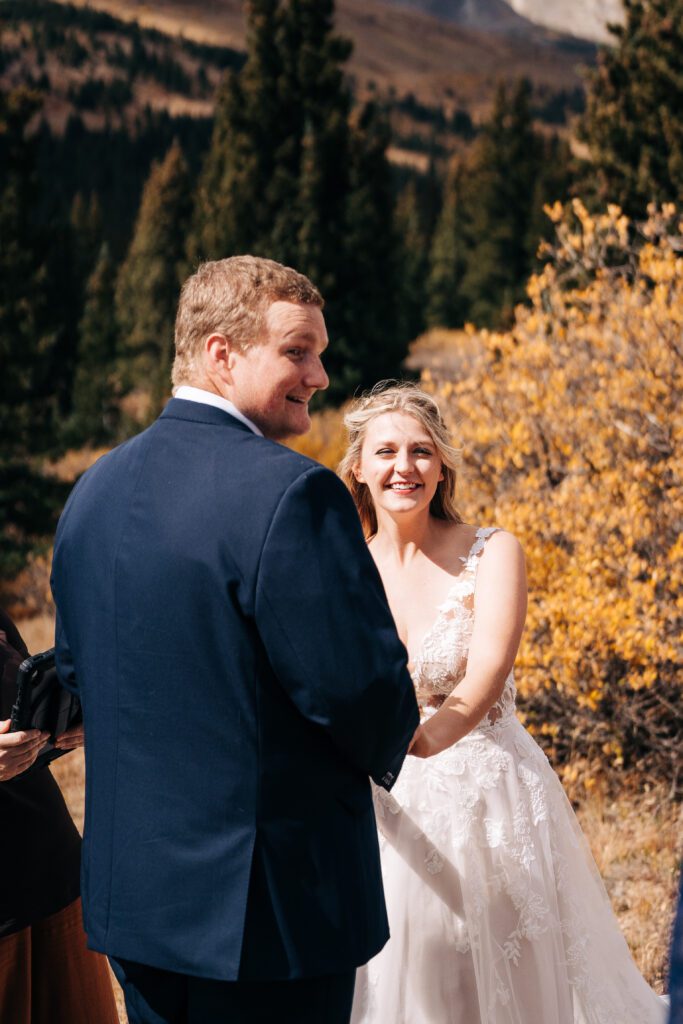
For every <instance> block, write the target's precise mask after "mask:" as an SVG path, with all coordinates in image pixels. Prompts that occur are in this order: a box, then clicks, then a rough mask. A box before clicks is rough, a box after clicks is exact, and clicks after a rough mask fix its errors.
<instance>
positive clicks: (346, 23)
mask: <svg viewBox="0 0 683 1024" xmlns="http://www.w3.org/2000/svg"><path fill="white" fill-rule="evenodd" d="M61 2H66V0H61ZM74 2H75V3H76V5H77V6H89V7H90V8H91V9H95V10H103V11H108V12H110V13H112V14H114V15H116V16H117V17H120V18H124V19H127V20H136V21H139V23H140V24H141V25H145V26H150V27H155V28H158V29H161V30H162V31H164V32H168V33H170V34H177V33H181V34H183V35H184V36H185V37H186V38H192V39H195V40H198V41H200V42H203V43H211V44H214V45H227V46H233V47H236V48H243V47H244V45H245V33H244V20H243V8H244V4H243V3H242V0H214V2H213V3H211V4H206V3H204V2H201V0H146V2H144V3H143V2H141V0H74ZM426 2H435V0H426ZM450 2H451V0H449V3H450ZM455 2H459V3H460V6H461V7H462V10H463V12H465V13H466V12H467V11H469V12H470V13H471V12H472V11H474V10H475V7H476V9H477V10H482V9H483V10H484V11H485V12H488V14H486V17H488V18H490V19H492V18H494V16H496V17H497V16H498V15H500V16H501V17H503V16H505V17H506V18H508V17H509V19H510V24H511V25H514V24H516V23H517V22H519V24H520V25H524V24H528V23H525V22H524V20H523V19H522V18H518V16H517V15H516V14H515V13H514V12H513V11H511V10H510V8H509V7H507V5H506V4H505V3H504V2H503V0H455ZM440 6H441V4H439V2H438V0H436V8H437V9H438V8H439V7H440ZM506 12H507V13H506ZM437 13H438V10H437ZM463 16H464V15H463ZM337 28H338V31H339V32H341V33H342V34H344V35H347V36H349V37H350V38H351V39H352V40H353V42H354V53H353V57H352V59H351V61H350V64H349V70H350V73H351V74H352V75H353V76H354V77H355V79H356V82H357V84H358V85H359V86H360V87H361V89H363V87H364V86H367V85H368V84H369V83H374V85H375V86H377V87H379V88H381V89H382V90H386V89H388V88H394V89H395V90H396V92H397V93H399V95H402V94H406V93H409V92H411V93H413V94H414V95H415V96H417V97H419V98H420V99H422V100H425V101H427V102H441V101H443V100H444V99H445V98H447V97H450V98H451V100H452V101H453V102H455V103H456V104H457V103H462V104H465V105H467V106H468V107H469V108H470V109H472V110H473V111H474V112H475V113H476V112H477V110H478V109H480V108H481V107H485V106H487V105H488V103H489V102H490V98H491V94H492V89H493V85H494V83H495V81H497V80H498V79H499V78H508V79H514V78H518V77H519V76H521V75H526V76H528V77H529V78H531V79H532V81H534V82H535V83H537V84H539V85H543V86H546V87H548V88H550V89H573V88H575V87H576V86H577V85H580V82H581V79H580V76H579V73H578V71H577V64H578V63H579V61H581V60H583V61H584V62H591V61H592V59H593V54H594V51H593V49H592V48H591V47H589V46H585V45H583V44H581V43H572V41H571V40H567V39H566V38H564V39H562V38H557V37H555V36H554V35H553V34H552V33H548V32H545V31H544V30H541V29H536V28H535V26H531V29H530V30H529V31H528V32H527V33H526V34H523V33H521V32H520V33H516V32H515V33H510V34H504V33H501V32H492V31H485V30H484V29H483V28H473V27H468V26H467V25H461V24H454V23H446V22H444V21H442V20H439V19H438V18H436V17H433V16H431V15H429V14H428V13H425V12H423V11H416V10H411V9H408V8H406V7H404V6H401V5H399V4H398V3H397V0H393V2H391V0H390V2H386V0H385V2H382V0H338V5H337Z"/></svg>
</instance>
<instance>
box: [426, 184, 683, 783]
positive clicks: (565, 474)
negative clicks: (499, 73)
mask: <svg viewBox="0 0 683 1024" xmlns="http://www.w3.org/2000/svg"><path fill="white" fill-rule="evenodd" d="M547 212H548V213H549V215H550V217H551V219H552V220H553V221H554V222H555V225H556V230H557V235H558V239H557V243H556V244H555V245H554V246H550V245H546V246H545V247H544V252H545V256H546V257H547V258H548V260H549V262H548V264H547V266H546V267H545V269H544V270H543V272H542V273H540V274H538V275H536V276H535V277H533V278H532V279H531V281H530V282H529V287H528V295H529V299H530V303H531V305H530V307H520V308H518V310H517V311H516V319H515V324H514V326H513V328H512V329H511V330H510V332H509V333H506V334H492V333H490V332H487V331H481V332H479V333H478V334H476V335H475V336H476V338H477V339H478V343H479V346H480V348H481V353H482V358H481V359H480V360H477V361H475V362H473V363H472V364H471V372H469V373H468V374H467V375H464V376H462V377H461V378H460V379H459V380H453V379H440V378H439V376H438V374H437V373H435V372H434V371H432V373H430V374H429V375H425V377H424V385H425V387H427V388H428V389H429V390H431V391H432V392H433V393H435V394H436V395H437V397H439V398H440V401H441V403H442V404H443V405H444V406H445V407H446V409H447V410H448V412H449V414H450V416H451V419H452V422H453V424H454V425H456V424H457V426H458V436H457V443H458V445H459V446H460V447H461V448H462V450H463V457H464V463H465V466H464V473H463V477H464V480H463V484H462V496H461V499H460V504H461V507H462V508H463V509H464V511H465V512H466V514H467V519H468V521H471V522H477V523H483V524H494V523H495V524H497V525H499V526H502V527H505V528H507V529H509V530H510V531H512V532H513V533H514V534H516V535H517V536H518V537H519V539H520V540H521V542H522V544H523V545H524V548H525V551H526V556H527V561H528V570H529V586H530V602H529V617H528V624H527V629H526V632H525V636H524V639H523V641H522V646H521V650H520V654H519V658H518V669H517V675H518V685H519V690H520V694H521V697H522V700H523V702H525V703H524V706H525V708H526V710H527V712H528V714H529V721H530V722H531V724H533V723H534V721H535V717H536V716H535V713H534V709H536V713H537V714H538V721H539V723H540V722H541V721H543V718H544V716H545V717H546V718H547V716H548V712H549V711H550V710H552V711H553V712H554V713H557V714H558V715H559V716H560V718H561V725H562V729H561V730H560V735H559V736H553V737H548V739H551V738H552V741H553V745H554V746H553V749H554V752H555V753H557V754H560V755H562V754H565V755H567V756H570V755H572V754H573V753H576V752H577V751H581V752H584V753H587V754H590V755H597V756H599V755H602V757H603V758H605V759H607V760H608V761H609V762H611V764H612V765H613V766H618V767H619V766H621V764H623V763H624V762H625V761H628V762H629V763H630V764H633V763H635V762H636V761H637V762H638V763H639V764H640V765H641V766H643V764H645V763H646V766H649V767H650V768H653V765H654V764H655V762H656V763H657V765H659V768H656V769H654V768H653V770H655V771H661V772H664V771H666V772H667V773H669V778H670V781H672V785H675V778H676V774H677V772H679V771H680V767H681V746H682V740H681V731H682V730H681V717H680V711H678V706H679V702H680V689H681V683H680V664H681V656H682V654H683V636H682V634H683V600H682V599H681V590H682V587H681V584H682V583H683V540H682V538H681V532H682V526H683V491H682V490H681V458H680V446H681V442H682V441H683V256H682V255H681V253H682V252H683V239H682V238H681V236H680V231H681V225H680V224H679V222H678V219H677V215H676V211H675V209H674V208H672V207H667V208H664V209H662V210H655V209H651V210H650V211H649V219H648V222H647V223H646V224H645V225H641V226H640V231H641V234H642V236H644V238H645V239H646V241H645V243H644V244H642V245H641V247H640V248H638V247H637V246H633V245H631V243H630V242H629V239H630V238H631V237H633V233H634V229H633V225H631V224H629V222H628V220H627V219H626V218H625V217H624V216H623V214H622V212H621V210H620V209H619V208H618V207H616V206H610V207H609V208H608V210H607V212H606V213H605V214H602V215H599V216H591V215H589V214H588V212H587V211H586V209H585V207H584V206H583V204H582V203H581V202H580V201H579V200H574V202H573V204H572V206H571V209H569V210H567V209H565V208H563V207H561V205H560V204H555V206H553V207H552V208H550V209H548V211H547ZM443 343H444V344H448V341H447V338H444V341H443ZM452 343H453V344H456V343H457V335H456V333H455V332H454V333H453V335H452ZM445 362H446V365H447V361H445ZM549 695H550V696H549ZM558 695H559V696H558ZM567 731H568V732H569V733H570V735H566V734H565V735H563V734H564V733H566V732H567ZM540 734H541V735H544V733H543V732H542V731H541V733H540ZM624 734H625V736H624ZM546 746H547V744H546ZM643 758H644V759H645V760H644V761H643V760H642V759H643ZM639 759H640V760H639ZM671 773H673V775H674V779H673V780H671ZM679 785H680V781H679Z"/></svg>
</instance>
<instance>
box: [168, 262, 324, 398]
mask: <svg viewBox="0 0 683 1024" xmlns="http://www.w3.org/2000/svg"><path fill="white" fill-rule="evenodd" d="M278 301H285V302H296V303H298V304H299V305H301V306H304V305H311V306H317V307H318V308H319V309H322V307H323V305H324V302H323V299H322V296H321V294H320V292H319V291H318V289H317V288H316V287H315V285H314V284H312V283H311V282H310V281H309V280H308V278H307V277H305V276H304V275H303V274H300V273H299V272H298V271H296V270H293V269H292V267H284V266H283V265H282V264H281V263H276V262H275V260H267V259H263V258H262V257H260V256H230V257H229V258H228V259H225V260H210V261H208V262H206V263H202V264H201V265H200V266H199V267H198V268H197V270H196V272H195V273H194V274H193V275H192V276H191V277H188V279H187V281H186V282H185V284H184V285H183V287H182V290H181V292H180V301H179V303H178V313H177V315H176V322H175V360H174V362H173V371H172V379H173V385H174V387H179V386H180V385H181V384H191V383H193V381H196V380H197V378H198V376H199V375H200V373H201V369H200V368H201V355H202V352H203V349H204V343H205V342H206V339H207V338H208V337H209V336H210V335H212V334H223V335H225V337H226V338H229V339H230V341H231V343H232V344H233V345H234V346H235V348H237V349H238V350H240V351H244V350H245V349H247V348H249V346H250V345H253V344H258V342H260V341H262V340H263V319H264V316H265V313H266V310H267V309H268V307H269V306H270V305H271V303H273V302H278Z"/></svg>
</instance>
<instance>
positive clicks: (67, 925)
mask: <svg viewBox="0 0 683 1024" xmlns="http://www.w3.org/2000/svg"><path fill="white" fill-rule="evenodd" d="M27 657H28V651H27V649H26V645H25V644H24V641H23V640H22V638H21V636H20V634H19V631H18V629H17V628H16V626H15V625H14V623H13V622H12V620H11V618H10V617H9V615H7V613H6V612H5V611H4V610H3V609H0V831H1V834H2V841H1V842H0V1021H2V1022H3V1024H117V1022H118V1015H117V1012H116V1006H115V1003H114V995H113V992H112V986H111V981H110V979H109V970H108V967H107V961H106V960H105V959H104V958H103V957H101V956H98V954H97V953H92V952H90V951H89V950H88V949H87V948H86V939H85V934H84V932H83V924H82V920H81V902H80V898H79V870H80V848H81V839H80V836H79V834H78V832H77V830H76V826H75V825H74V823H73V821H72V820H71V817H70V815H69V812H68V810H67V808H66V804H65V803H64V799H63V797H62V794H61V793H60V791H59V787H58V786H57V783H56V782H55V780H54V778H53V777H52V775H51V773H50V770H49V768H34V769H33V770H31V771H29V769H30V768H31V766H32V765H33V763H34V762H35V760H36V758H37V756H38V754H39V752H40V750H41V747H42V746H43V744H44V741H45V739H46V738H47V735H46V734H45V733H42V734H41V733H39V732H38V731H37V730H35V729H34V730H31V731H30V732H16V733H10V731H9V725H10V722H9V714H10V710H11V707H12V704H13V702H14V698H15V693H16V689H15V682H16V675H17V669H18V668H19V665H20V663H21V662H22V661H23V660H24V658H27ZM81 742H82V732H81V730H80V729H79V728H76V729H74V730H70V731H69V733H68V734H67V733H65V734H64V735H63V736H62V737H61V740H60V744H59V745H60V746H62V747H63V748H64V749H70V748H72V747H74V746H77V745H80V743H81Z"/></svg>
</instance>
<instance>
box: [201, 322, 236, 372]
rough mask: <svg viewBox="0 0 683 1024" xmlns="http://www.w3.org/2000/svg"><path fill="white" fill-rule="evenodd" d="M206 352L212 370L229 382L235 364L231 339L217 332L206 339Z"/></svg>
mask: <svg viewBox="0 0 683 1024" xmlns="http://www.w3.org/2000/svg"><path fill="white" fill-rule="evenodd" d="M204 352H205V354H206V358H207V361H208V365H209V368H210V370H211V371H212V372H214V373H217V374H218V375H219V376H220V377H221V378H222V379H223V380H225V381H226V382H229V380H230V374H231V371H232V368H233V366H234V362H235V350H234V348H233V346H232V345H231V344H230V339H229V338H228V337H226V335H225V334H219V333H218V332H217V331H216V332H214V333H213V334H210V335H209V337H208V338H207V339H206V341H205V343H204Z"/></svg>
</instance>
